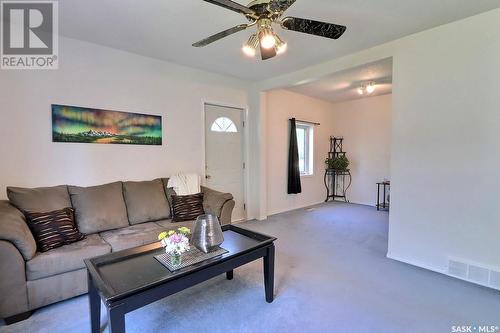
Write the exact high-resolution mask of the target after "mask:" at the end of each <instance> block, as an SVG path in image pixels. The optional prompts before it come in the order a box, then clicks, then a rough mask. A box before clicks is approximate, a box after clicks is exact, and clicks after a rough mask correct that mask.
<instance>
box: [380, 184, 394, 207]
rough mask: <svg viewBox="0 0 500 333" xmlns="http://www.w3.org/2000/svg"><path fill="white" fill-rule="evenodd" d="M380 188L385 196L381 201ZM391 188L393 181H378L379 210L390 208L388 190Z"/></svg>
mask: <svg viewBox="0 0 500 333" xmlns="http://www.w3.org/2000/svg"><path fill="white" fill-rule="evenodd" d="M380 188H382V192H383V197H382V202H380ZM388 189H389V190H390V189H391V182H382V183H377V210H380V209H381V208H382V209H389V202H388V201H387V190H388Z"/></svg>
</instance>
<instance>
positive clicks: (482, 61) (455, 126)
mask: <svg viewBox="0 0 500 333" xmlns="http://www.w3.org/2000/svg"><path fill="white" fill-rule="evenodd" d="M499 30H500V9H496V10H492V11H490V12H487V13H483V14H480V15H477V16H473V17H470V18H467V19H464V20H461V21H457V22H453V23H450V24H447V25H443V26H440V27H437V28H434V29H431V30H427V31H424V32H421V33H418V34H415V35H411V36H408V37H405V38H402V39H399V40H396V41H393V42H390V43H387V44H383V45H379V46H376V47H374V48H371V49H367V50H364V51H361V52H358V53H355V54H352V55H349V56H346V57H342V58H339V59H335V60H332V61H329V62H326V63H323V64H318V65H316V66H312V67H308V68H305V69H303V70H300V71H297V72H294V73H290V74H287V75H283V76H280V77H274V78H272V79H270V80H267V81H264V82H261V83H260V84H259V86H258V87H256V88H255V90H259V89H260V90H265V91H267V90H270V89H277V88H282V87H287V86H291V85H294V84H297V83H298V82H304V80H310V79H317V78H321V77H322V76H324V75H328V74H331V73H334V72H338V71H342V70H345V69H348V68H352V67H355V66H360V65H362V64H366V63H370V62H374V61H377V60H380V59H385V58H387V57H393V64H394V65H393V75H394V82H393V116H392V124H393V126H392V128H393V132H392V147H391V181H392V192H391V203H392V210H391V212H390V222H389V253H388V256H389V257H391V258H395V259H398V260H401V261H405V262H407V263H411V264H414V265H417V266H420V267H424V268H428V269H432V270H435V271H438V272H443V273H446V271H447V265H448V260H449V259H450V258H455V259H456V258H459V259H462V260H465V261H468V262H473V263H477V264H480V265H484V266H487V267H492V268H495V269H496V270H499V269H500V242H498V235H500V223H498V221H500V205H499V204H498V202H499V199H500V196H499V190H498V189H499V188H500V177H499V175H498V168H499V165H500V154H499V153H498V152H499V151H500V112H499V110H500V100H499V99H498V87H499V86H500V82H499V75H498V73H500V43H499V42H498V31H499ZM255 111H256V112H258V110H255ZM260 158H263V159H266V158H267V156H266V155H261V156H260Z"/></svg>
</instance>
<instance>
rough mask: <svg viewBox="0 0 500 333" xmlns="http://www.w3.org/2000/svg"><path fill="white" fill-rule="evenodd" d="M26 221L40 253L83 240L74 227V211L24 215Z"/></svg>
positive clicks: (63, 210)
mask: <svg viewBox="0 0 500 333" xmlns="http://www.w3.org/2000/svg"><path fill="white" fill-rule="evenodd" d="M26 221H27V222H28V225H29V227H30V229H31V232H32V233H33V236H34V237H35V240H36V244H37V249H38V250H39V251H40V252H47V251H49V250H51V249H55V248H57V247H61V246H63V245H65V244H71V243H74V242H78V241H80V240H82V239H84V238H85V235H84V234H82V233H80V232H79V231H78V229H77V228H76V226H75V210H74V209H73V208H70V207H68V208H64V209H59V210H54V211H52V212H47V213H26Z"/></svg>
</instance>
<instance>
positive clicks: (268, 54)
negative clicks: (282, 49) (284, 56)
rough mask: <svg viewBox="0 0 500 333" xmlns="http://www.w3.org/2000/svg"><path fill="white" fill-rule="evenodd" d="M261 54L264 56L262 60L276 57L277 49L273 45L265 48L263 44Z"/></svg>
mask: <svg viewBox="0 0 500 333" xmlns="http://www.w3.org/2000/svg"><path fill="white" fill-rule="evenodd" d="M260 55H261V57H262V60H267V59H271V58H274V57H276V50H275V49H274V47H271V48H270V49H265V48H263V47H262V46H261V47H260Z"/></svg>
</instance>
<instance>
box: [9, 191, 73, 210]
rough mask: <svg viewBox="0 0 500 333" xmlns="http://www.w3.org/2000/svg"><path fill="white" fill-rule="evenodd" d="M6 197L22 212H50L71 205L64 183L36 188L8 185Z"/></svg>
mask: <svg viewBox="0 0 500 333" xmlns="http://www.w3.org/2000/svg"><path fill="white" fill-rule="evenodd" d="M7 197H8V198H9V200H10V202H11V203H12V204H13V205H14V206H16V207H17V208H18V209H20V210H21V211H22V212H23V213H26V212H50V211H53V210H58V209H63V208H67V207H71V200H70V197H69V193H68V187H67V186H66V185H61V186H53V187H38V188H23V187H11V186H9V187H7Z"/></svg>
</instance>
